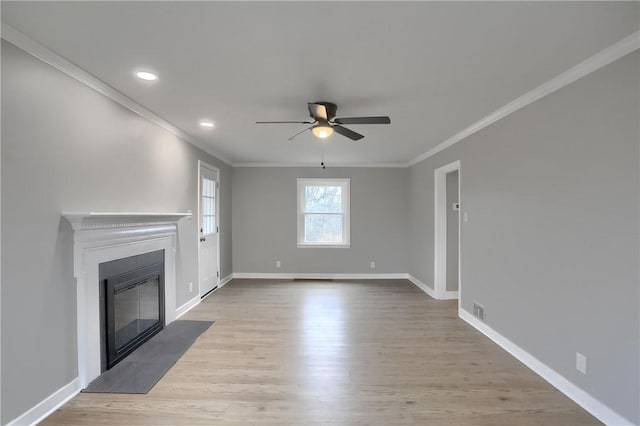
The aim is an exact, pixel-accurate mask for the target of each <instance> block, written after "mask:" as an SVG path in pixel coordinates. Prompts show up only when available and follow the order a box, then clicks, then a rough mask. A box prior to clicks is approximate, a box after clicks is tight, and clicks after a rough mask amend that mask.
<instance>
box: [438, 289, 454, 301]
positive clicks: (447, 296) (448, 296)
mask: <svg viewBox="0 0 640 426" xmlns="http://www.w3.org/2000/svg"><path fill="white" fill-rule="evenodd" d="M457 298H458V292H457V291H450V290H447V291H445V292H444V295H443V296H442V297H441V298H440V299H441V300H451V299H457Z"/></svg>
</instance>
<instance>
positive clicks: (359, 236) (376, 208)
mask: <svg viewBox="0 0 640 426" xmlns="http://www.w3.org/2000/svg"><path fill="white" fill-rule="evenodd" d="M340 143H350V142H349V141H348V140H345V141H340ZM300 177H343V178H351V247H350V248H298V247H297V211H296V197H297V186H296V185H297V183H296V182H297V181H296V179H297V178H300ZM232 192H233V211H234V217H233V219H234V220H233V270H234V272H254V273H259V272H262V273H265V272H267V273H276V272H279V273H294V272H299V273H397V272H399V273H406V271H407V268H408V263H407V244H406V241H407V240H406V237H407V225H406V224H407V201H408V200H407V169H394V168H385V169H382V168H335V169H334V168H327V169H326V170H322V169H321V168H320V167H318V168H305V167H303V168H289V167H284V168H269V167H267V168H253V167H251V168H234V169H233V191H232ZM276 260H280V261H281V262H282V267H281V268H280V269H277V268H276V266H275V262H276ZM370 261H375V262H376V269H375V270H372V269H370V268H369V262H370Z"/></svg>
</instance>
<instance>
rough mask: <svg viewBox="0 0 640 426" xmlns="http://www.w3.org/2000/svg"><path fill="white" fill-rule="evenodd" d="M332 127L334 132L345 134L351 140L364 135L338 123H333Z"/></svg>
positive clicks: (357, 139) (356, 139) (358, 138)
mask: <svg viewBox="0 0 640 426" xmlns="http://www.w3.org/2000/svg"><path fill="white" fill-rule="evenodd" d="M332 127H333V130H335V132H336V133H340V134H341V135H342V136H346V137H348V138H349V139H351V140H353V141H359V140H360V139H362V138H364V135H361V134H360V133H357V132H354V131H353V130H350V129H347V128H346V127H342V126H340V125H335V126H332Z"/></svg>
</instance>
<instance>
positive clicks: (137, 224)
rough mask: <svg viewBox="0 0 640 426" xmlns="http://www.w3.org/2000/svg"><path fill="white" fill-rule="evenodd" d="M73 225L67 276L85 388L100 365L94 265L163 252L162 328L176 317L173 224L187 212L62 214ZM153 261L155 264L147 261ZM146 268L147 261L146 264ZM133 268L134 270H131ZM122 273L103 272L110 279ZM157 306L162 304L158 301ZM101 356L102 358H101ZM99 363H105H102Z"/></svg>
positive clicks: (100, 304)
mask: <svg viewBox="0 0 640 426" xmlns="http://www.w3.org/2000/svg"><path fill="white" fill-rule="evenodd" d="M63 215H64V217H65V218H66V219H67V220H68V221H69V222H70V223H71V226H72V228H73V275H74V276H75V278H76V283H75V284H76V295H77V296H76V297H77V303H76V307H77V314H76V317H77V321H76V324H77V333H78V342H77V346H78V384H77V385H78V387H79V388H80V389H82V388H84V387H86V386H87V385H88V384H89V383H91V382H92V381H93V380H94V379H95V378H97V377H98V376H100V374H101V373H102V372H103V371H104V370H105V369H106V359H107V356H106V352H103V350H104V351H106V339H107V337H106V326H104V322H103V321H105V319H104V318H103V315H105V314H106V309H105V305H106V302H105V294H106V293H105V290H106V289H105V287H104V277H103V279H102V280H101V279H100V271H99V269H100V265H103V264H107V263H109V262H111V261H113V260H119V259H126V258H129V257H137V256H139V255H145V254H149V253H152V252H156V251H161V252H164V259H163V262H164V277H163V279H162V282H161V283H160V282H159V285H163V286H164V289H163V290H159V292H158V294H159V297H162V300H163V301H164V304H163V305H162V310H160V311H159V312H162V314H163V315H164V321H160V322H161V323H162V324H163V326H165V325H167V324H170V323H171V322H173V321H175V319H176V312H177V309H176V275H175V274H176V251H177V236H178V226H177V223H178V221H179V220H180V219H182V218H189V217H191V213H190V212H187V213H112V212H104V213H102V212H84V213H83V212H78V213H63ZM153 263H157V262H152V264H153ZM147 266H149V265H147ZM134 269H135V268H134ZM122 273H125V272H117V273H114V274H107V275H105V277H113V276H114V275H119V274H122ZM159 303H160V304H162V302H160V301H159ZM103 360H104V361H103ZM103 362H104V363H105V364H104V365H103Z"/></svg>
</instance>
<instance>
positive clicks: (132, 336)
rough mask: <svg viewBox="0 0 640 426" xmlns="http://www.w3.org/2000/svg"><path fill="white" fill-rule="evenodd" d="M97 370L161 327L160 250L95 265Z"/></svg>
mask: <svg viewBox="0 0 640 426" xmlns="http://www.w3.org/2000/svg"><path fill="white" fill-rule="evenodd" d="M99 277H100V284H101V285H100V302H101V303H100V307H101V310H100V320H101V321H100V323H101V327H100V335H101V336H100V337H101V339H100V341H101V344H100V349H101V357H100V360H101V371H102V372H104V371H106V370H108V369H110V368H112V367H113V366H115V365H116V364H117V363H118V362H120V361H121V360H122V359H124V358H125V357H126V356H127V355H129V354H130V353H131V352H133V351H134V350H136V349H137V348H138V347H139V346H140V345H142V344H143V343H145V342H146V341H147V340H149V339H150V338H151V337H153V336H154V335H155V334H156V333H158V332H159V331H160V330H162V328H163V327H164V323H165V320H164V306H165V305H164V250H157V251H154V252H150V253H145V254H141V255H136V256H130V257H126V258H123V259H117V260H112V261H109V262H104V263H101V264H100V265H99Z"/></svg>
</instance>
